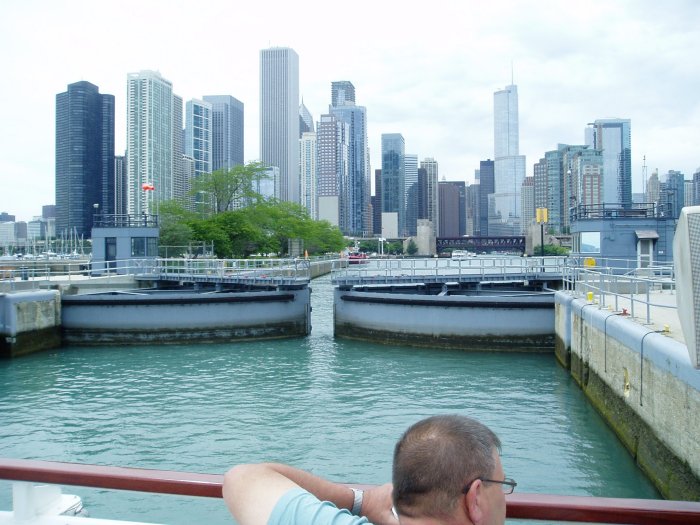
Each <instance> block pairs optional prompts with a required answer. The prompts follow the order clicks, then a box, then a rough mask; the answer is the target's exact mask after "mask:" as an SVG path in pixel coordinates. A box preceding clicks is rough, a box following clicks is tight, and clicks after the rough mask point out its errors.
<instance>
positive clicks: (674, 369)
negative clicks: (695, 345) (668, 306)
mask: <svg viewBox="0 0 700 525" xmlns="http://www.w3.org/2000/svg"><path fill="white" fill-rule="evenodd" d="M555 312H556V321H555V326H556V332H557V333H556V356H557V359H558V360H559V361H560V362H561V363H562V364H563V365H564V366H566V367H567V368H568V369H569V370H570V372H571V375H572V376H573V377H574V379H575V380H576V381H577V383H578V384H579V385H580V387H581V388H582V389H583V391H584V392H585V394H586V396H587V397H588V398H589V400H590V401H591V403H592V404H593V406H594V407H595V408H596V409H597V410H598V411H599V412H600V414H601V415H602V416H603V418H604V419H605V420H606V421H607V423H608V424H609V425H610V427H611V428H612V429H613V430H614V431H615V433H616V434H617V435H618V437H619V438H620V440H621V441H622V442H623V444H624V445H625V446H626V447H627V449H628V450H629V451H630V452H631V453H632V455H633V456H634V458H635V459H636V461H637V463H638V464H639V466H640V467H641V468H642V470H643V471H644V472H645V473H646V474H647V475H648V476H649V478H650V479H651V480H652V481H653V483H654V484H655V485H656V487H657V488H658V489H659V491H660V492H661V494H662V495H663V496H664V497H666V498H669V499H679V500H700V418H698V417H697V415H698V413H700V371H698V370H696V369H695V368H693V367H692V365H691V363H690V358H689V356H688V351H687V348H686V347H685V345H683V344H682V343H679V342H678V341H675V340H674V339H671V338H670V337H668V336H665V335H663V334H661V333H656V332H653V331H650V330H649V329H648V328H646V327H644V326H642V325H640V324H638V323H636V322H633V321H631V320H629V319H627V318H625V317H623V316H621V315H619V314H618V313H615V312H611V311H608V310H601V309H599V307H598V305H596V304H589V303H587V302H585V301H583V300H581V299H574V298H572V297H570V296H568V295H567V294H565V293H563V292H558V293H557V294H556V308H555Z"/></svg>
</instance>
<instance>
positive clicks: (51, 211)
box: [41, 204, 56, 219]
mask: <svg viewBox="0 0 700 525" xmlns="http://www.w3.org/2000/svg"><path fill="white" fill-rule="evenodd" d="M41 218H42V219H55V218H56V205H55V204H46V205H44V206H42V207H41Z"/></svg>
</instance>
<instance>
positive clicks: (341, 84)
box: [331, 80, 355, 107]
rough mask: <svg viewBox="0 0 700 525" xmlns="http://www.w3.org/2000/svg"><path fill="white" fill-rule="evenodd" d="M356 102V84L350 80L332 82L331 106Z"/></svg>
mask: <svg viewBox="0 0 700 525" xmlns="http://www.w3.org/2000/svg"><path fill="white" fill-rule="evenodd" d="M349 103H352V104H354V103H355V86H353V85H352V82H350V81H348V80H338V81H336V82H331V106H333V107H335V106H345V105H348V104H349Z"/></svg>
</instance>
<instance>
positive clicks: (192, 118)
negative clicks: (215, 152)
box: [185, 99, 213, 177]
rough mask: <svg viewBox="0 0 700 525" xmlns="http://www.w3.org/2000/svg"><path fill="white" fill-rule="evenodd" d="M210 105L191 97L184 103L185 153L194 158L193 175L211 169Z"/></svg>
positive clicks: (209, 171) (208, 171) (198, 174)
mask: <svg viewBox="0 0 700 525" xmlns="http://www.w3.org/2000/svg"><path fill="white" fill-rule="evenodd" d="M212 120H213V119H212V105H211V104H210V103H209V102H205V101H202V100H197V99H192V100H188V101H187V104H186V105H185V155H188V156H190V157H192V158H193V159H194V176H195V177H199V176H200V175H202V174H203V173H211V172H212V171H213V170H212V146H213V144H212Z"/></svg>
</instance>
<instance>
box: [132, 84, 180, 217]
mask: <svg viewBox="0 0 700 525" xmlns="http://www.w3.org/2000/svg"><path fill="white" fill-rule="evenodd" d="M176 100H177V101H179V109H178V108H177V107H176V105H177V102H176ZM126 106H127V118H126V135H127V141H126V147H127V152H126V158H127V161H126V163H127V180H128V185H129V189H128V193H127V211H128V213H129V214H132V215H141V214H142V213H158V203H160V202H163V201H166V200H170V199H173V198H174V197H175V195H176V186H178V183H177V179H178V174H179V173H180V172H181V171H182V170H181V169H180V162H181V155H182V151H181V148H182V99H181V98H179V97H175V96H174V95H173V86H172V83H171V82H170V81H169V80H166V79H164V78H163V77H162V76H160V74H159V73H157V72H155V71H139V72H138V73H129V74H128V77H127V96H126ZM176 150H179V151H176ZM144 184H149V185H152V186H153V188H154V189H153V190H148V191H144V189H143V185H144Z"/></svg>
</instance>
